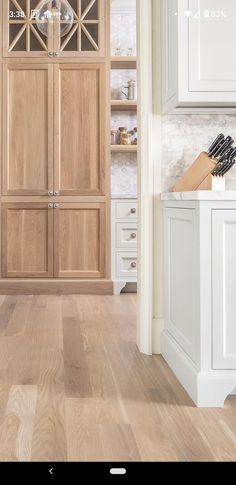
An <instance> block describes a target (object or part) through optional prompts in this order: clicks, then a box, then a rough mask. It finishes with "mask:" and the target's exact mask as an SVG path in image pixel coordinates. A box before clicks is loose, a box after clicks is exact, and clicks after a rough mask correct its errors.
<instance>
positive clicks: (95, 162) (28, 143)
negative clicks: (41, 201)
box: [3, 63, 106, 195]
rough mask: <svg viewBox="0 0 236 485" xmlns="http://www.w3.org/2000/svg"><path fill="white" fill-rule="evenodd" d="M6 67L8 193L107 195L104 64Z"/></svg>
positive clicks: (5, 190)
mask: <svg viewBox="0 0 236 485" xmlns="http://www.w3.org/2000/svg"><path fill="white" fill-rule="evenodd" d="M3 70H4V82H3V101H4V108H3V114H4V122H3V194H4V195H46V194H48V192H58V193H60V195H104V193H105V191H106V187H105V170H106V152H105V118H106V116H105V115H106V113H105V109H106V108H105V106H104V102H105V98H106V93H105V85H106V83H105V67H104V64H84V63H82V64H62V65H54V66H52V65H50V64H48V65H47V64H46V65H42V64H40V65H37V64H26V65H25V64H19V63H17V64H12V63H11V64H9V65H8V64H4V66H3Z"/></svg>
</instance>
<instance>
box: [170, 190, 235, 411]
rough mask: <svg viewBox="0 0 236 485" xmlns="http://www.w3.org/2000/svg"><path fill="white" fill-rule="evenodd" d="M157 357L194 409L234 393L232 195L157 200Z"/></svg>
mask: <svg viewBox="0 0 236 485" xmlns="http://www.w3.org/2000/svg"><path fill="white" fill-rule="evenodd" d="M163 200H164V226H165V244H164V248H165V328H164V331H163V334H162V354H163V356H164V358H165V359H166V361H167V362H168V363H169V365H170V367H171V368H172V370H173V371H174V373H175V374H176V376H177V377H178V379H179V380H180V382H181V383H182V385H183V386H184V387H185V389H186V390H187V392H188V393H189V395H190V396H191V398H192V399H193V401H194V402H195V403H196V404H197V405H198V406H199V407H222V406H223V405H224V402H225V399H226V398H227V396H228V395H229V394H231V393H232V392H233V391H234V390H235V389H236V319H235V315H236V251H235V248H236V195H235V192H225V193H223V192H220V193H219V192H216V193H213V192H192V193H191V192H189V193H182V194H177V193H175V194H174V193H171V194H166V195H163Z"/></svg>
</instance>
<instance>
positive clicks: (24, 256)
mask: <svg viewBox="0 0 236 485" xmlns="http://www.w3.org/2000/svg"><path fill="white" fill-rule="evenodd" d="M2 212H3V218H2V224H3V226H2V235H3V244H2V258H3V277H12V278H27V277H28V278H34V277H35V278H39V277H42V278H45V277H52V276H53V210H49V209H48V205H47V204H40V203H25V204H22V203H19V204H17V203H15V204H13V203H12V204H3V211H2Z"/></svg>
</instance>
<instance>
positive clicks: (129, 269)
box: [116, 253, 138, 279]
mask: <svg viewBox="0 0 236 485" xmlns="http://www.w3.org/2000/svg"><path fill="white" fill-rule="evenodd" d="M137 260H138V258H137V254H136V253H116V276H117V277H118V278H133V279H135V278H137Z"/></svg>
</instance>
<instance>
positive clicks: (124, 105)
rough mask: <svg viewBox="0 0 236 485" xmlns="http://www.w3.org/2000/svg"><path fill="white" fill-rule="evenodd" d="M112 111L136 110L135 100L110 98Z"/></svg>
mask: <svg viewBox="0 0 236 485" xmlns="http://www.w3.org/2000/svg"><path fill="white" fill-rule="evenodd" d="M111 110H112V111H137V101H129V100H127V101H126V100H123V99H121V100H120V99H118V100H113V99H112V100H111Z"/></svg>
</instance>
